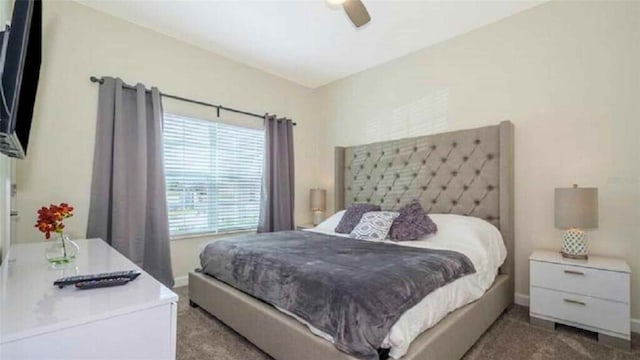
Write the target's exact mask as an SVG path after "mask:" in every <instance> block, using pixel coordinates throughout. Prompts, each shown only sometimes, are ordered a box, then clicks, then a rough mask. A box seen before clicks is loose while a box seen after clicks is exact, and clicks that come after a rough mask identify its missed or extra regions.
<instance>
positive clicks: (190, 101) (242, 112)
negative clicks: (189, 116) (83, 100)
mask: <svg viewBox="0 0 640 360" xmlns="http://www.w3.org/2000/svg"><path fill="white" fill-rule="evenodd" d="M89 80H91V82H94V83H99V84H102V83H103V82H104V80H103V79H102V78H97V77H95V76H91V77H90V78H89ZM124 87H125V88H127V89H135V87H134V86H131V85H126V84H125V85H124ZM147 91H149V90H147ZM160 95H161V96H163V97H166V98H170V99H175V100H180V101H184V102H188V103H192V104H198V105H202V106H208V107H212V108H216V110H217V112H218V116H220V110H224V111H229V112H234V113H238V114H243V115H247V116H253V117H257V118H260V119H264V115H260V114H256V113H252V112H248V111H243V110H238V109H234V108H230V107H226V106H222V105H215V104H210V103H208V102H204V101H200V100H193V99H188V98H184V97H181V96H176V95H171V94H167V93H164V92H160ZM296 125H297V124H296V123H293V126H296Z"/></svg>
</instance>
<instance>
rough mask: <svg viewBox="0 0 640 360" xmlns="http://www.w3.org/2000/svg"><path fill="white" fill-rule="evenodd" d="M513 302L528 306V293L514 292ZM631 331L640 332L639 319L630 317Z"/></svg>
mask: <svg viewBox="0 0 640 360" xmlns="http://www.w3.org/2000/svg"><path fill="white" fill-rule="evenodd" d="M514 302H515V303H516V304H517V305H521V306H526V307H529V295H524V294H519V293H515V295H514ZM631 332H633V333H636V334H640V319H631Z"/></svg>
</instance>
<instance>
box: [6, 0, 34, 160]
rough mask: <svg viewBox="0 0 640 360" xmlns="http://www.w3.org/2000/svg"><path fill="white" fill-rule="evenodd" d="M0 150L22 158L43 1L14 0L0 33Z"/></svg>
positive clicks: (27, 132)
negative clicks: (5, 23) (6, 22)
mask: <svg viewBox="0 0 640 360" xmlns="http://www.w3.org/2000/svg"><path fill="white" fill-rule="evenodd" d="M1 40H2V42H1V43H2V50H1V51H2V52H1V53H0V71H1V79H0V80H1V81H0V152H1V153H4V154H6V155H8V156H11V157H15V158H20V159H22V158H24V157H25V156H26V154H27V145H28V144H29V131H30V130H31V118H32V117H33V106H34V103H35V100H36V92H37V90H38V79H39V78H40V63H41V62H42V60H41V59H42V3H41V1H40V0H16V1H15V2H14V5H13V15H12V17H11V25H9V26H7V27H6V28H5V31H3V32H2V33H1Z"/></svg>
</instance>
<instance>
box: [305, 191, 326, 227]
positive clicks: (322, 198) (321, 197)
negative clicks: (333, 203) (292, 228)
mask: <svg viewBox="0 0 640 360" xmlns="http://www.w3.org/2000/svg"><path fill="white" fill-rule="evenodd" d="M309 203H310V204H311V211H313V225H318V224H320V223H321V222H322V220H323V215H324V211H325V210H326V209H327V190H324V189H311V193H310V201H309Z"/></svg>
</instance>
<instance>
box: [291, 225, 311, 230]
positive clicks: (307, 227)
mask: <svg viewBox="0 0 640 360" xmlns="http://www.w3.org/2000/svg"><path fill="white" fill-rule="evenodd" d="M314 227H316V226H315V225H313V224H301V225H297V226H296V230H305V229H313V228H314Z"/></svg>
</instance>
